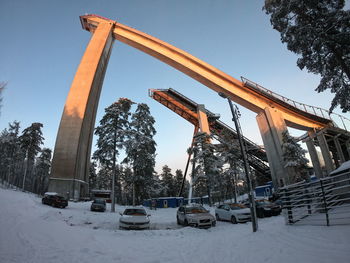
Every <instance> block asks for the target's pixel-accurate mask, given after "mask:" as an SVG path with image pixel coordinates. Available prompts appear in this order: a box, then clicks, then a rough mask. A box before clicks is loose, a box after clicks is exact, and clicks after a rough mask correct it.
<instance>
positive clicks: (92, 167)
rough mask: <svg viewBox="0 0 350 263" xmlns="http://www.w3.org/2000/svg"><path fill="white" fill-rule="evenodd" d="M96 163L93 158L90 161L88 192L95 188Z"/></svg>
mask: <svg viewBox="0 0 350 263" xmlns="http://www.w3.org/2000/svg"><path fill="white" fill-rule="evenodd" d="M96 169H97V163H96V161H95V160H91V161H90V169H89V192H90V194H91V190H94V189H97V171H96Z"/></svg>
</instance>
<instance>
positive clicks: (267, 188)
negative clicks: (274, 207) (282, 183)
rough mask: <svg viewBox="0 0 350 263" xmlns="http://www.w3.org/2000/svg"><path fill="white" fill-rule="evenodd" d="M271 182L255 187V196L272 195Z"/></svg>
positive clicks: (266, 196)
mask: <svg viewBox="0 0 350 263" xmlns="http://www.w3.org/2000/svg"><path fill="white" fill-rule="evenodd" d="M272 193H273V191H272V184H266V185H260V186H257V187H255V196H256V197H257V198H269V197H271V196H272Z"/></svg>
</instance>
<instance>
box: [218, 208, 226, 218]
mask: <svg viewBox="0 0 350 263" xmlns="http://www.w3.org/2000/svg"><path fill="white" fill-rule="evenodd" d="M224 212H225V210H224V205H219V206H218V208H217V209H216V214H217V215H218V216H219V218H220V219H225V215H224Z"/></svg>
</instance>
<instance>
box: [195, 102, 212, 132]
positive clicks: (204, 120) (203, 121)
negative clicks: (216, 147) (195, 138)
mask: <svg viewBox="0 0 350 263" xmlns="http://www.w3.org/2000/svg"><path fill="white" fill-rule="evenodd" d="M197 114H198V121H199V128H200V131H201V132H206V133H207V134H208V135H210V129H209V123H208V116H207V114H206V113H205V108H204V105H203V104H198V106H197Z"/></svg>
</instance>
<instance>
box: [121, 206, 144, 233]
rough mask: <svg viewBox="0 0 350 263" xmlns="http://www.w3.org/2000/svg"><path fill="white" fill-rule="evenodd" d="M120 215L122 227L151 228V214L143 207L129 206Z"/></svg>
mask: <svg viewBox="0 0 350 263" xmlns="http://www.w3.org/2000/svg"><path fill="white" fill-rule="evenodd" d="M120 215H121V216H120V218H119V228H120V229H149V227H150V219H149V217H150V215H148V214H147V213H146V210H145V209H144V208H143V207H128V208H126V209H125V210H124V213H120Z"/></svg>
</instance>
